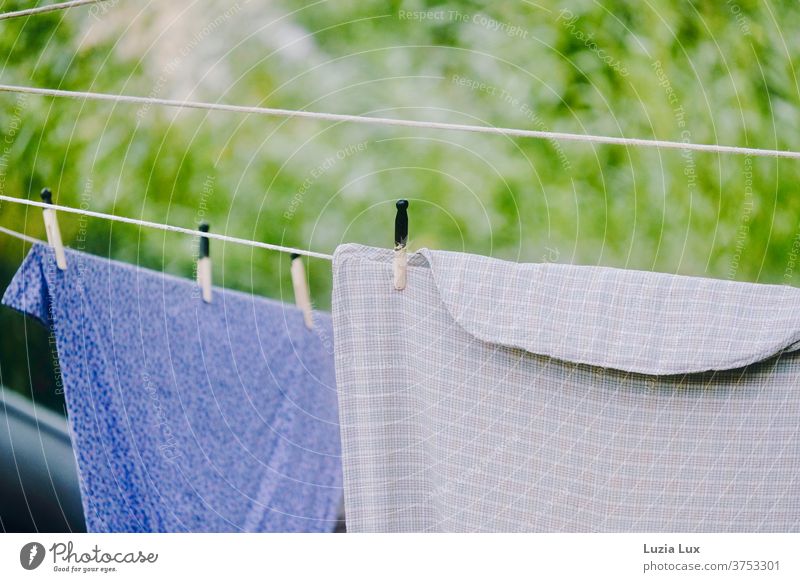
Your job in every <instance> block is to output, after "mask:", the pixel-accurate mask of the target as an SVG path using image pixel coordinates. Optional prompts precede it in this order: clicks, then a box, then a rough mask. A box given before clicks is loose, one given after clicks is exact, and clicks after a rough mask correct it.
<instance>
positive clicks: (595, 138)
mask: <svg viewBox="0 0 800 582" xmlns="http://www.w3.org/2000/svg"><path fill="white" fill-rule="evenodd" d="M0 91H3V92H7V93H30V94H34V95H46V96H49V97H65V98H69V99H90V100H94V101H110V102H114V103H133V104H138V105H162V106H165V107H177V108H179V109H203V110H207V111H228V112H233V113H252V114H256V115H267V116H272V117H288V118H297V117H299V118H308V119H321V120H324V121H335V122H349V123H366V124H372V125H389V126H400V127H415V128H421V129H441V130H448V131H466V132H473V133H488V134H494V135H503V136H508V137H523V138H534V139H546V140H557V141H575V142H588V143H600V144H607V145H621V146H633V147H653V148H666V149H678V150H693V151H700V152H711V153H718V154H736V155H750V156H762V157H774V158H791V159H800V152H795V151H789V150H770V149H761V148H750V147H739V146H726V145H718V144H697V143H687V142H681V141H666V140H658V139H640V138H631V137H612V136H604V135H591V134H579V133H565V132H559V131H540V130H534V129H515V128H509V127H494V126H481V125H468V124H461V123H445V122H438V121H415V120H411V119H396V118H389V117H364V116H361V115H347V114H342V113H323V112H317V111H296V110H293V109H276V108H271V107H255V106H247V105H229V104H225V103H208V102H203V101H186V100H176V99H162V98H159V97H138V96H134V95H114V94H110V93H93V92H90V91H65V90H63V89H46V88H41V87H26V86H20V85H0Z"/></svg>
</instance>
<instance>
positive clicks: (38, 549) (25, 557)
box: [19, 542, 45, 570]
mask: <svg viewBox="0 0 800 582" xmlns="http://www.w3.org/2000/svg"><path fill="white" fill-rule="evenodd" d="M44 554H45V551H44V546H43V545H42V544H40V543H39V542H30V543H27V544H25V545H24V546H22V549H21V550H20V551H19V563H20V564H22V567H23V568H25V569H26V570H35V569H36V568H38V567H39V566H41V565H42V562H43V561H44Z"/></svg>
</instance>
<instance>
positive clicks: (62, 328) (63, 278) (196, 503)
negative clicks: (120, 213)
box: [3, 245, 342, 532]
mask: <svg viewBox="0 0 800 582" xmlns="http://www.w3.org/2000/svg"><path fill="white" fill-rule="evenodd" d="M67 264H68V266H67V270H66V271H59V270H58V269H57V267H56V264H55V257H54V256H53V253H52V250H51V249H49V248H48V247H45V246H42V245H35V246H34V247H33V249H32V250H31V252H30V254H29V255H28V257H27V258H26V259H25V261H24V263H23V264H22V266H21V267H20V269H19V271H18V272H17V274H16V276H15V277H14V280H13V281H12V282H11V285H10V286H9V288H8V289H7V290H6V293H5V295H4V297H3V303H4V304H6V305H9V306H11V307H13V308H15V309H18V310H19V311H22V312H23V313H26V314H29V315H31V316H33V317H35V318H37V319H39V320H40V321H42V322H43V323H44V324H46V325H48V326H50V327H51V329H52V330H53V332H54V335H55V339H56V345H57V349H58V360H59V367H60V370H61V376H62V381H63V385H64V390H65V396H66V403H67V411H68V414H69V423H70V429H71V432H72V438H73V445H74V449H75V451H76V456H77V461H78V468H79V473H80V482H81V494H82V498H83V504H84V509H85V513H86V520H87V528H88V530H89V531H95V532H130V531H153V532H183V531H281V532H301V531H303V532H323V531H332V530H333V529H334V526H335V525H336V518H337V510H338V509H339V504H340V501H341V496H342V488H341V480H342V477H341V458H340V445H339V427H338V413H337V402H336V389H335V380H334V369H333V346H332V341H333V340H332V337H333V336H332V332H331V324H330V318H329V316H328V315H323V314H319V313H318V314H316V317H315V326H314V329H313V330H308V329H306V328H305V326H304V324H303V317H302V314H301V312H300V311H299V310H297V309H295V308H294V307H290V306H287V305H284V304H282V303H279V302H275V301H270V300H266V299H262V298H258V297H253V296H250V295H247V294H244V293H239V292H234V291H224V290H220V289H215V290H214V300H213V302H212V303H210V304H206V303H204V302H203V301H202V299H200V297H199V292H198V289H197V286H196V285H195V284H194V283H193V282H192V281H188V280H184V279H179V278H175V277H171V276H168V275H164V274H162V273H158V272H154V271H149V270H145V269H141V268H137V267H134V266H131V265H125V264H121V263H117V262H113V261H109V260H106V259H102V258H99V257H94V256H91V255H87V254H84V253H78V252H73V251H68V253H67Z"/></svg>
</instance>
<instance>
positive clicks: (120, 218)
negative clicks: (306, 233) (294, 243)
mask: <svg viewBox="0 0 800 582" xmlns="http://www.w3.org/2000/svg"><path fill="white" fill-rule="evenodd" d="M0 200H4V201H6V202H11V203H14V204H24V205H26V206H35V207H37V208H52V209H53V210H57V211H59V212H67V213H71V214H81V215H83V216H91V217H93V218H102V219H104V220H111V221H114V222H124V223H125V224H135V225H137V226H144V227H146V228H155V229H157V230H165V231H168V232H180V233H183V234H190V235H192V236H200V234H201V233H200V232H198V231H197V230H195V229H191V228H184V227H182V226H173V225H171V224H162V223H159V222H151V221H149V220H138V219H135V218H128V217H127V216H117V215H115V214H105V213H103V212H94V211H93V210H83V209H81V208H74V207H72V206H61V205H59V204H47V203H45V202H37V201H35V200H26V199H24V198H15V197H13V196H4V195H0ZM3 232H6V230H5V229H4V230H3ZM12 233H14V231H10V232H6V234H12ZM14 234H19V233H14ZM14 234H12V236H13V235H14ZM202 235H203V236H204V237H206V238H211V239H215V240H221V241H225V242H229V243H234V244H239V245H245V246H250V247H257V248H260V249H267V250H270V251H278V252H281V253H295V254H298V255H303V256H305V257H313V258H316V259H325V260H327V261H332V260H333V255H328V254H325V253H317V252H314V251H307V250H304V249H296V248H292V247H286V246H283V245H273V244H269V243H263V242H260V241H255V240H249V239H244V238H239V237H235V236H228V235H224V234H216V233H212V232H204V233H202ZM21 236H25V235H21ZM29 242H31V241H29ZM32 242H42V241H38V240H36V239H32Z"/></svg>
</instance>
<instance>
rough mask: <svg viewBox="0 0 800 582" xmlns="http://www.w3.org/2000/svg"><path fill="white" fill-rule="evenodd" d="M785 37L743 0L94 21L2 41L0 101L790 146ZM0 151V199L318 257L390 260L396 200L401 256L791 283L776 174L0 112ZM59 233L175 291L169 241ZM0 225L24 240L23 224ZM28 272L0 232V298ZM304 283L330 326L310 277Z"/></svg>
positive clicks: (164, 14)
mask: <svg viewBox="0 0 800 582" xmlns="http://www.w3.org/2000/svg"><path fill="white" fill-rule="evenodd" d="M27 6H29V4H28V3H27V2H21V1H16V0H15V1H6V2H3V3H2V10H3V11H9V10H14V9H18V8H21V7H27ZM421 13H423V14H421ZM799 19H800V12H798V11H797V10H796V9H795V8H794V4H793V3H791V2H770V1H757V0H736V1H735V2H734V1H728V2H701V1H694V2H691V1H686V0H664V1H661V2H658V3H629V2H621V1H617V0H606V1H602V2H598V1H584V0H579V1H575V2H571V3H570V4H569V5H568V8H567V9H565V8H563V6H562V5H561V3H557V2H553V1H551V0H543V1H541V2H514V3H491V2H471V1H459V2H457V1H452V2H445V3H441V2H422V1H417V2H388V3H387V2H375V1H364V0H361V1H358V2H356V1H337V2H331V1H324V0H321V1H318V2H314V3H303V2H295V1H285V0H284V1H281V2H270V3H260V2H245V1H244V0H239V1H238V2H233V3H231V2H223V1H221V0H197V1H195V2H191V1H187V2H140V1H133V0H125V1H119V0H110V1H109V2H107V3H105V4H103V5H97V6H95V7H92V8H91V9H89V8H80V9H73V10H71V11H69V12H68V13H53V14H48V15H42V16H36V17H31V18H27V19H20V20H13V21H6V22H2V23H0V57H2V59H3V66H2V74H0V82H1V83H5V84H20V85H32V86H40V87H58V88H62V89H72V90H85V91H97V92H108V93H124V94H131V95H143V96H148V95H149V96H157V97H164V98H174V99H184V98H185V99H192V100H202V101H219V102H224V103H236V104H247V105H263V106H268V107H281V108H290V109H308V110H315V111H329V112H337V113H350V114H363V115H380V116H388V117H402V118H413V119H426V120H437V121H449V122H456V123H472V124H489V125H498V126H509V127H522V128H531V129H541V130H554V131H565V132H576V133H592V134H606V135H615V136H616V135H624V136H628V137H643V138H658V139H666V140H682V139H686V140H689V141H693V142H703V143H722V144H730V145H746V146H752V147H763V148H776V149H793V150H800V131H798V129H799V127H798V126H799V125H800V111H799V110H798V107H797V97H798V79H797V73H798V71H797V69H798V50H800V47H798V45H797V43H796V42H794V41H795V39H796V36H797V32H798V30H799V28H798V20H799ZM0 131H2V133H3V135H2V136H1V137H0V140H3V141H2V142H0V155H2V156H3V157H2V163H0V172H2V180H3V181H2V182H0V190H2V193H3V194H6V195H11V196H21V197H32V198H38V192H39V190H40V189H41V188H42V187H43V186H49V187H51V188H52V189H53V191H54V192H55V194H56V201H57V202H58V203H61V204H69V205H74V206H81V205H82V206H84V207H88V208H91V209H93V210H98V211H104V212H112V213H117V214H121V215H126V216H133V217H141V218H144V219H148V220H154V221H160V222H168V223H171V224H175V225H181V226H189V227H193V226H194V225H196V223H197V221H198V219H199V218H203V217H204V218H206V219H207V220H209V221H210V223H211V226H212V230H213V231H215V232H222V233H227V234H230V235H234V236H241V237H245V238H254V239H258V240H262V241H268V242H278V243H285V244H289V245H298V246H303V247H306V248H310V249H313V250H318V251H323V252H331V251H332V250H333V249H334V248H335V246H336V245H337V244H339V243H341V242H356V241H357V242H362V243H365V244H370V245H376V246H389V245H390V244H391V242H392V241H391V238H392V237H391V229H392V221H393V217H394V212H393V202H394V200H395V199H397V198H400V197H407V198H409V199H410V200H411V203H412V206H411V245H412V247H415V248H418V247H422V246H427V247H433V248H439V249H448V250H456V251H462V250H463V251H467V252H472V253H480V254H486V255H492V256H495V257H500V258H505V259H510V260H520V261H558V262H569V263H578V264H589V265H598V264H601V265H608V266H614V267H624V268H633V269H646V270H658V271H664V272H670V273H683V274H689V275H698V276H709V277H717V278H731V279H736V280H742V281H754V282H755V281H758V282H766V283H781V284H795V276H794V270H795V267H794V261H795V251H796V250H797V248H798V245H800V242H798V241H800V238H798V237H800V226H799V225H798V218H799V216H800V197H799V196H798V195H797V191H798V183H799V180H798V178H800V164H798V163H797V162H796V161H790V160H783V161H778V160H775V159H765V158H749V157H743V156H718V155H712V154H700V153H694V154H687V153H686V152H682V151H678V150H661V151H659V150H653V149H631V148H623V147H615V146H593V145H588V144H575V143H568V142H562V143H560V144H554V143H551V142H548V141H540V140H523V139H508V138H503V137H495V136H486V135H477V134H467V133H455V132H441V131H432V130H412V129H402V128H387V127H378V126H364V125H353V124H331V123H325V122H317V121H311V120H301V119H296V120H286V119H277V118H266V117H257V116H246V115H240V114H231V113H205V112H201V111H190V110H185V111H182V110H181V111H179V110H176V109H168V108H157V107H150V108H141V107H138V106H135V105H122V104H119V105H112V104H108V103H96V102H83V101H74V100H66V99H51V98H43V97H38V96H28V97H26V98H19V97H18V96H16V95H13V94H0ZM4 152H5V153H4ZM60 223H61V228H62V232H63V235H64V238H65V242H66V243H67V244H69V245H70V246H72V247H74V248H80V249H83V250H85V251H87V252H91V253H96V254H99V255H103V256H109V257H113V258H115V259H119V260H122V261H128V262H132V263H136V264H140V265H142V266H146V267H149V268H153V269H158V270H164V271H167V272H170V273H173V274H178V275H183V276H187V277H190V276H191V274H192V263H193V256H194V250H193V249H194V246H195V244H196V241H195V240H192V239H191V238H190V237H185V236H181V235H175V234H164V233H162V232H158V231H150V230H148V231H144V230H140V229H138V228H136V227H131V226H125V225H119V224H115V225H110V224H108V223H104V222H102V221H96V220H89V221H86V220H80V219H78V218H77V217H75V216H66V215H63V214H62V215H61V216H60ZM0 225H3V226H6V227H9V228H13V229H15V230H19V231H24V232H26V233H28V234H30V235H32V236H37V237H43V236H44V233H43V228H42V224H41V214H40V213H39V212H38V211H35V210H32V209H27V208H26V207H22V206H17V205H12V204H7V203H3V204H2V205H0ZM212 248H213V251H212V252H213V257H214V260H215V273H214V275H215V282H216V283H217V284H220V285H224V286H226V287H231V288H236V289H241V290H245V291H251V292H253V293H257V294H261V295H267V296H271V297H275V298H282V299H284V300H287V301H291V300H292V296H291V287H290V281H289V278H288V257H286V256H284V255H280V254H276V253H270V252H267V251H261V250H252V249H249V248H246V247H237V246H234V245H221V244H212ZM26 251H27V245H24V244H22V243H20V242H18V241H16V240H15V239H12V238H9V237H7V236H5V235H0V285H2V286H3V287H5V285H6V284H7V282H8V281H9V280H10V278H11V276H12V275H13V272H14V271H15V269H16V268H17V266H18V265H19V262H20V261H21V259H22V258H23V257H24V254H25V252H26ZM308 270H309V276H310V280H311V288H312V294H313V297H314V300H315V302H316V303H317V306H318V307H320V308H323V309H325V308H328V307H329V305H330V299H329V297H330V265H329V264H328V263H326V262H324V261H315V260H312V261H310V262H309V263H308ZM0 330H2V339H1V340H0V374H1V376H2V377H0V381H1V382H2V383H4V384H6V385H8V386H11V387H12V388H13V389H16V390H20V391H22V392H26V393H30V394H33V395H35V396H37V397H38V398H40V399H41V400H42V401H43V402H46V403H48V404H50V405H52V406H59V402H60V401H59V399H58V396H57V395H56V392H57V388H56V385H55V383H54V380H53V370H52V355H51V354H52V350H51V348H50V346H49V345H48V341H47V340H48V338H47V335H46V334H45V333H44V331H43V330H41V329H40V328H39V327H38V326H36V325H35V324H32V323H30V322H26V321H25V320H24V319H23V318H22V317H21V316H19V315H17V314H15V313H12V312H10V311H9V310H8V309H3V310H1V311H0Z"/></svg>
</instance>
